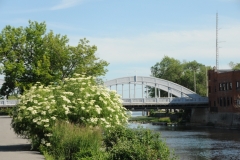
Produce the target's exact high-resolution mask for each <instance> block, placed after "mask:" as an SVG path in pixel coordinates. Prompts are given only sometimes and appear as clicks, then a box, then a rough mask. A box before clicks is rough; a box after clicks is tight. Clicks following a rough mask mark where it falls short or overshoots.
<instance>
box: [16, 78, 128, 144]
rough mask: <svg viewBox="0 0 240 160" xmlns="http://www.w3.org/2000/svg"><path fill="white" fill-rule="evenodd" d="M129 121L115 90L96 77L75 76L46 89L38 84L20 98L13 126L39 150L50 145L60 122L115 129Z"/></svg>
mask: <svg viewBox="0 0 240 160" xmlns="http://www.w3.org/2000/svg"><path fill="white" fill-rule="evenodd" d="M127 119H128V116H127V113H126V109H125V108H124V107H122V103H121V99H120V96H119V95H118V94H117V93H116V92H115V91H110V90H109V89H107V88H105V87H103V86H99V85H97V84H96V82H95V79H94V78H93V77H85V76H80V75H75V77H73V78H67V79H65V80H64V81H63V82H59V83H57V84H54V85H49V86H46V87H45V86H43V85H41V84H40V83H37V84H36V85H34V86H33V87H31V89H30V90H29V91H27V92H25V93H24V94H23V95H22V96H20V103H19V104H18V106H17V107H16V109H15V111H14V112H13V120H12V127H13V128H14V131H15V132H16V133H17V134H19V135H21V136H24V137H26V138H29V139H30V140H31V141H32V145H33V147H38V146H39V145H40V144H44V145H50V144H49V142H48V140H49V137H50V135H51V134H52V127H53V126H54V124H55V123H56V120H62V121H67V122H71V123H75V124H81V125H86V126H101V127H103V128H111V127H115V126H118V125H124V124H126V123H127Z"/></svg>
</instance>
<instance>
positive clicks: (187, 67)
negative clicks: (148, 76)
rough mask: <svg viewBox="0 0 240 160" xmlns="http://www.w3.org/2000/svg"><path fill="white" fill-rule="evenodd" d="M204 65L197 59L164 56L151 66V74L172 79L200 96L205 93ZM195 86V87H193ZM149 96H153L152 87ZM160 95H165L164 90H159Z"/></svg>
mask: <svg viewBox="0 0 240 160" xmlns="http://www.w3.org/2000/svg"><path fill="white" fill-rule="evenodd" d="M206 68H209V67H206V66H204V65H203V64H200V63H198V62H197V61H191V62H187V61H183V62H182V63H181V62H180V61H179V60H176V59H174V58H170V57H168V56H164V58H163V59H162V60H161V61H160V62H157V63H156V64H155V65H154V66H153V67H151V73H152V76H154V77H156V78H161V79H165V80H169V81H172V82H174V83H177V84H179V85H182V86H184V87H186V88H188V89H190V90H193V91H194V90H196V92H197V93H198V94H200V95H202V96H205V95H206V89H207V87H206ZM194 88H195V89H194ZM149 93H150V96H152V97H154V96H155V92H154V90H153V89H150V91H149ZM161 96H167V93H166V92H162V91H161Z"/></svg>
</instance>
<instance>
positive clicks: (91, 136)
mask: <svg viewBox="0 0 240 160" xmlns="http://www.w3.org/2000/svg"><path fill="white" fill-rule="evenodd" d="M49 142H50V143H51V145H52V146H54V147H46V146H44V145H42V146H41V151H42V152H44V153H45V155H47V157H51V159H59V160H61V159H62V160H74V159H91V160H94V159H96V160H97V159H102V160H105V159H106V158H107V153H106V152H104V150H102V149H101V148H102V131H101V130H100V129H99V128H98V127H95V128H89V127H83V126H79V125H74V124H71V123H66V122H57V123H56V125H55V126H54V127H53V128H52V136H51V137H50V138H49ZM49 159H50V158H49Z"/></svg>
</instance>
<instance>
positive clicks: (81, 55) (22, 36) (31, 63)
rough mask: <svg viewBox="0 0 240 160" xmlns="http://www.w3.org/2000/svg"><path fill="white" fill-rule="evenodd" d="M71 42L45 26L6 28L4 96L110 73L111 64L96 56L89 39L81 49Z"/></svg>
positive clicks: (0, 56) (1, 48)
mask: <svg viewBox="0 0 240 160" xmlns="http://www.w3.org/2000/svg"><path fill="white" fill-rule="evenodd" d="M68 41H69V39H68V38H67V36H61V35H60V34H54V33H53V31H49V32H48V33H47V28H46V24H45V22H42V23H38V22H32V21H29V26H27V27H25V28H24V27H17V28H15V27H12V26H9V25H8V26H6V27H5V28H4V29H3V30H2V32H1V33H0V63H1V64H2V66H1V70H0V71H1V74H4V75H5V83H4V84H3V87H2V88H1V92H0V94H1V95H9V94H10V93H12V92H13V91H14V90H15V89H16V88H18V91H19V93H23V92H24V90H26V89H29V88H30V87H31V86H33V85H34V84H35V83H36V82H41V83H42V84H44V85H48V84H49V83H50V82H56V81H58V80H63V79H64V78H66V77H72V75H73V74H74V73H80V74H83V73H84V74H86V75H87V76H95V77H97V76H102V75H104V74H105V73H106V72H107V70H106V69H105V67H106V66H108V63H107V62H106V61H104V60H100V59H99V58H98V57H96V56H95V52H96V50H97V47H96V46H94V45H93V46H91V45H89V41H88V40H87V39H85V38H84V39H80V41H79V43H78V45H77V46H70V45H68Z"/></svg>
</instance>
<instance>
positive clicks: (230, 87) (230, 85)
mask: <svg viewBox="0 0 240 160" xmlns="http://www.w3.org/2000/svg"><path fill="white" fill-rule="evenodd" d="M229 89H230V90H232V82H230V83H229Z"/></svg>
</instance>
